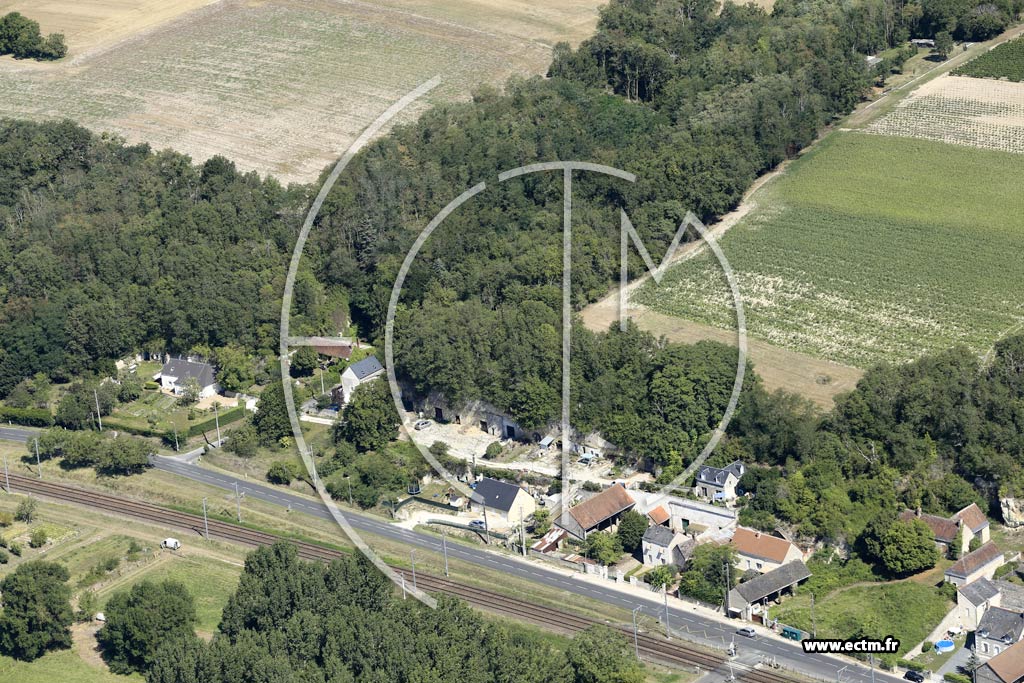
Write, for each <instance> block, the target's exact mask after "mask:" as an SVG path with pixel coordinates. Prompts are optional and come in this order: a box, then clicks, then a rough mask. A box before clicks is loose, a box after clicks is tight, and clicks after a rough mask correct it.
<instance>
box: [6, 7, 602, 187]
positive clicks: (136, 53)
mask: <svg viewBox="0 0 1024 683" xmlns="http://www.w3.org/2000/svg"><path fill="white" fill-rule="evenodd" d="M191 1H192V2H193V4H196V5H200V4H203V3H201V2H199V0H191ZM8 4H17V3H8ZM23 4H25V3H23ZM27 4H31V3H27ZM57 4H62V3H58V2H54V5H57ZM121 4H126V3H121V2H120V1H119V0H102V1H97V0H85V1H84V2H82V3H79V5H75V6H76V7H82V8H93V9H95V11H96V12H98V13H101V12H102V8H103V7H105V6H107V5H110V6H114V5H121ZM172 4H173V3H172ZM601 4H602V0H587V1H586V2H585V1H584V0H556V1H555V2H549V3H545V4H544V5H543V6H539V4H537V3H529V2H526V0H515V2H512V3H503V2H500V1H499V0H380V1H378V2H342V1H338V0H265V1H261V2H245V1H244V0H221V1H220V2H216V3H212V4H206V5H205V6H202V7H199V8H198V9H193V10H192V11H189V12H185V13H182V14H179V15H178V16H177V17H176V18H174V19H170V20H167V21H165V22H164V23H162V24H160V25H159V26H155V27H150V28H147V29H145V30H140V32H139V33H137V34H136V35H135V36H134V37H130V38H128V39H124V40H121V41H120V42H118V43H117V44H115V45H113V46H112V47H109V48H104V49H93V50H92V51H89V50H88V49H86V50H84V51H83V53H82V54H81V55H80V56H79V57H73V58H69V59H66V60H62V61H61V62H58V63H56V64H54V65H52V66H49V67H47V68H40V67H38V66H36V65H35V64H27V63H24V62H14V61H13V60H3V61H2V62H0V116H12V117H27V118H35V119H43V118H59V117H69V118H72V119H74V120H76V121H78V122H79V123H82V124H83V125H85V126H88V127H90V128H92V129H94V130H99V131H110V132H113V133H116V134H118V135H122V136H124V137H125V138H126V139H127V140H128V141H130V142H148V143H150V144H151V145H152V146H153V147H155V148H165V147H170V148H172V149H175V150H178V151H181V152H184V153H186V154H189V155H191V156H192V157H193V158H194V159H196V160H203V159H206V158H208V157H210V156H212V155H214V154H221V155H224V156H226V157H228V158H230V159H232V160H234V161H235V162H236V163H237V164H238V165H239V167H240V168H242V169H245V170H250V169H251V170H256V171H259V172H260V173H271V174H274V175H276V176H278V177H280V178H281V179H282V180H284V181H285V182H289V181H310V180H313V179H315V178H316V177H317V174H318V173H319V172H320V171H321V169H323V168H324V166H325V165H327V164H328V163H330V162H331V161H332V160H334V159H335V158H336V157H337V156H338V154H339V153H340V152H341V151H343V150H344V149H346V148H347V147H348V145H349V144H350V143H351V142H352V140H354V139H355V136H356V135H358V133H359V132H360V131H361V130H362V129H363V128H364V127H365V126H366V125H367V124H369V123H370V122H371V121H372V120H373V119H374V118H375V117H376V116H377V115H378V114H379V113H380V112H381V111H383V110H384V109H386V108H387V107H388V106H389V105H390V104H391V103H392V102H394V101H395V100H396V99H398V98H399V97H400V96H401V95H403V94H405V93H406V92H408V91H409V90H411V89H412V88H414V87H416V86H417V85H419V84H420V83H422V82H424V81H426V80H427V79H429V78H431V77H433V76H435V75H440V76H441V77H442V78H443V80H444V82H443V84H442V85H441V86H440V87H439V88H438V89H437V90H435V91H434V92H433V93H432V94H431V95H430V96H428V98H427V100H426V101H425V102H423V103H421V104H419V106H418V107H414V108H412V109H410V110H407V111H406V113H405V115H404V116H403V117H400V119H401V120H400V121H398V122H399V123H400V122H402V121H411V120H413V119H414V117H415V116H416V115H417V114H418V113H420V112H421V111H423V109H424V108H425V107H426V106H428V105H429V104H430V103H436V102H442V101H451V100H460V99H467V98H468V97H469V96H470V94H471V91H472V89H473V88H474V87H476V86H478V85H480V84H483V83H491V84H500V83H502V82H504V81H505V80H506V79H507V78H508V77H510V76H512V75H529V74H540V73H543V72H544V71H545V69H546V68H547V64H548V63H549V61H550V55H551V46H552V45H553V44H554V42H557V41H558V40H570V41H578V40H580V39H582V38H584V37H586V36H587V35H589V34H590V33H591V32H592V30H593V27H594V25H595V23H596V19H597V8H598V7H599V6H600V5H601ZM80 12H81V13H82V14H86V13H87V12H86V9H81V10H80ZM97 21H98V20H97ZM98 23H99V24H102V22H98ZM43 30H44V31H48V30H51V29H50V27H49V26H47V25H46V24H44V26H43ZM91 30H93V29H91V28H82V29H81V33H80V36H84V35H86V34H87V33H88V32H89V31H91ZM83 40H84V38H83ZM69 43H70V46H71V49H72V51H73V52H74V51H75V50H76V49H78V47H76V45H75V39H74V38H73V37H71V36H70V35H69Z"/></svg>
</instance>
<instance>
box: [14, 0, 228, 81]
mask: <svg viewBox="0 0 1024 683" xmlns="http://www.w3.org/2000/svg"><path fill="white" fill-rule="evenodd" d="M215 1H216V0H88V1H86V2H73V1H72V0H0V15H3V14H7V13H8V12H21V13H22V14H24V15H25V16H26V17H28V18H29V19H33V20H35V21H38V22H39V28H40V29H41V30H42V32H43V33H63V34H64V37H65V39H66V40H67V43H68V58H69V59H72V58H74V57H77V56H79V55H83V54H88V53H90V52H93V51H94V50H97V49H99V48H103V47H106V46H110V45H113V44H115V43H117V42H118V41H121V40H124V39H126V38H130V37H132V36H135V35H138V34H139V33H141V32H143V31H146V30H148V29H151V28H153V27H155V26H159V25H160V24H163V23H165V22H167V21H170V20H172V19H174V18H175V17H177V16H179V15H181V14H184V13H185V12H189V11H191V10H194V9H196V8H198V7H202V6H204V5H209V4H211V3H213V2H215ZM8 59H10V58H8ZM27 64H32V65H33V66H37V67H38V68H45V67H47V66H49V65H47V64H33V63H27Z"/></svg>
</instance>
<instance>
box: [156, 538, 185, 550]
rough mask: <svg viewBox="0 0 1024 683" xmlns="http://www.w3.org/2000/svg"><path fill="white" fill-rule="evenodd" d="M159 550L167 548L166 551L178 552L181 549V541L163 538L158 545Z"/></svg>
mask: <svg viewBox="0 0 1024 683" xmlns="http://www.w3.org/2000/svg"><path fill="white" fill-rule="evenodd" d="M160 547H161V548H167V549H168V550H178V549H179V548H181V541H179V540H178V539H176V538H165V539H164V540H163V541H161V543H160Z"/></svg>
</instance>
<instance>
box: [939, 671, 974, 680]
mask: <svg viewBox="0 0 1024 683" xmlns="http://www.w3.org/2000/svg"><path fill="white" fill-rule="evenodd" d="M942 677H943V678H944V679H945V680H947V681H949V683H971V677H970V676H964V675H963V674H957V673H953V672H952V671H950V672H949V673H946V674H942Z"/></svg>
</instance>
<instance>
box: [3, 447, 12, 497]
mask: <svg viewBox="0 0 1024 683" xmlns="http://www.w3.org/2000/svg"><path fill="white" fill-rule="evenodd" d="M4 481H6V482H7V493H10V492H11V474H10V472H8V471H7V456H6V455H5V456H4Z"/></svg>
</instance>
